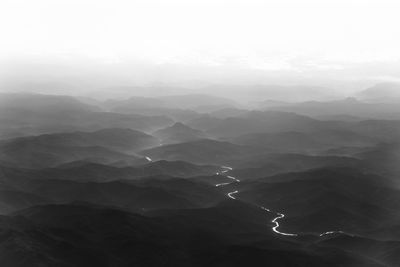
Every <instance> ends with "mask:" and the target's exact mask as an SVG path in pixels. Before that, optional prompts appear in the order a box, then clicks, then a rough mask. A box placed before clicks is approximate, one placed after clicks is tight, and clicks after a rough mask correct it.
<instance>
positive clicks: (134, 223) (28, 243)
mask: <svg viewBox="0 0 400 267" xmlns="http://www.w3.org/2000/svg"><path fill="white" fill-rule="evenodd" d="M230 206H231V208H230V209H231V210H232V209H233V210H232V211H230V209H227V210H225V212H224V213H222V214H221V213H218V212H217V211H218V209H220V208H215V209H216V210H215V211H214V210H209V211H207V210H203V211H200V212H199V213H196V212H195V211H192V212H191V213H196V214H197V215H196V222H201V223H196V224H194V225H192V224H188V223H186V218H187V216H182V215H174V214H171V215H170V216H169V217H168V218H166V217H164V216H161V217H152V218H149V217H144V216H140V215H136V214H132V213H126V212H123V211H119V210H113V209H109V208H102V207H98V206H88V205H83V204H72V205H47V206H37V207H34V208H30V209H27V210H23V211H20V212H18V213H16V214H14V215H12V216H3V217H0V230H1V233H2V238H1V241H0V248H1V254H0V264H1V266H13V267H27V266H29V267H36V266H46V267H50V266H62V267H64V266H65V267H72V266H74V267H80V266H82V267H83V266H85V267H86V266H146V267H147V266H189V267H190V266H243V265H244V264H245V265H246V264H250V265H251V266H257V265H259V264H262V265H266V266H268V265H272V266H277V267H287V266H289V267H290V266H310V267H314V266H315V267H316V266H318V267H327V266H329V267H333V266H345V267H354V266H357V267H361V266H363V267H365V266H367V267H372V266H374V267H377V266H383V265H380V264H377V263H374V261H373V260H368V259H365V258H363V257H362V256H359V255H357V254H349V253H345V252H342V251H335V250H331V251H329V250H325V251H322V252H319V253H316V250H315V249H311V248H310V249H301V248H300V249H296V248H294V247H293V244H294V243H292V242H290V241H285V240H282V239H279V238H275V237H273V236H271V234H270V233H268V232H265V233H263V232H260V231H261V230H260V229H259V228H258V227H254V224H253V223H252V222H251V221H246V219H245V218H246V217H243V216H242V217H241V214H242V213H241V211H242V210H243V209H244V208H245V209H246V210H247V215H248V216H250V215H251V217H252V218H253V217H254V216H256V217H257V216H259V215H256V214H257V211H254V212H250V213H249V211H248V210H249V209H248V208H249V207H248V206H245V205H242V204H239V205H237V204H230ZM250 210H251V209H250ZM188 215H189V214H188ZM197 219H198V220H200V221H198V220H197ZM227 219H229V221H227ZM265 219H267V218H266V217H265ZM215 225H218V226H219V227H223V226H224V225H226V226H228V227H229V225H231V227H230V231H222V232H215V230H218V227H217V228H216V227H215ZM238 229H240V231H239V232H238ZM252 233H253V235H252ZM254 234H256V236H257V237H256V238H255V237H254ZM239 236H247V238H242V239H240V238H238V237H239ZM232 237H234V238H232ZM256 240H257V242H256ZM313 250H314V251H313Z"/></svg>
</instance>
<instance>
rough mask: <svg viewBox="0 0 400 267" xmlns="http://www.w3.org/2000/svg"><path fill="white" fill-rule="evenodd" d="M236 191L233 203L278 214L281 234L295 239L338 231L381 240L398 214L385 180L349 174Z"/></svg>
mask: <svg viewBox="0 0 400 267" xmlns="http://www.w3.org/2000/svg"><path fill="white" fill-rule="evenodd" d="M236 190H239V191H240V192H239V193H238V194H236V196H237V198H238V199H243V200H247V201H251V202H252V203H257V204H259V205H263V206H265V207H268V208H270V209H272V210H277V211H280V212H282V213H284V214H285V219H284V220H282V231H283V230H285V231H289V232H297V233H323V232H327V231H339V230H340V231H344V232H345V233H350V234H353V235H360V236H369V237H371V238H384V236H383V234H384V232H382V233H379V230H378V229H384V228H385V226H386V227H387V226H390V225H392V223H393V222H394V221H396V220H397V219H398V215H397V214H398V213H397V210H398V208H400V206H399V205H400V204H399V203H400V197H399V191H398V189H396V188H394V187H393V183H392V182H391V181H390V180H389V179H387V178H385V177H382V176H378V175H373V174H368V173H364V172H361V171H357V170H354V169H353V170H352V169H349V168H344V169H343V168H323V169H317V170H309V171H305V172H296V173H287V174H280V175H277V176H271V177H266V178H260V179H258V180H254V181H245V182H243V183H240V184H239V185H238V187H237V189H236ZM385 238H390V237H389V236H385ZM391 238H399V236H392V237H391Z"/></svg>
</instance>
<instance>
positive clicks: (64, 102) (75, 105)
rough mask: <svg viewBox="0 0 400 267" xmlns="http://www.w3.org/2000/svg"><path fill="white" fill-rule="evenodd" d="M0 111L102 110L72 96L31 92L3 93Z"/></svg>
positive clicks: (0, 99) (0, 100)
mask: <svg viewBox="0 0 400 267" xmlns="http://www.w3.org/2000/svg"><path fill="white" fill-rule="evenodd" d="M0 111H1V112H2V113H4V112H6V113H7V112H15V111H18V112H25V113H26V114H27V115H28V114H29V113H31V112H32V113H42V114H45V113H48V112H57V113H60V112H79V111H100V109H99V108H98V107H96V106H94V105H88V104H85V103H83V102H81V101H79V100H77V99H76V98H73V97H72V96H63V95H42V94H31V93H15V94H12V93H1V94H0Z"/></svg>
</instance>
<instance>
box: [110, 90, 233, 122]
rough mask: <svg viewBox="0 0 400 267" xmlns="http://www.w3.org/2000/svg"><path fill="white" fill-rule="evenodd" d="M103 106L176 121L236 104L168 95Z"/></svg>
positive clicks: (186, 119)
mask: <svg viewBox="0 0 400 267" xmlns="http://www.w3.org/2000/svg"><path fill="white" fill-rule="evenodd" d="M105 105H106V106H107V107H108V108H109V109H110V110H112V111H114V112H119V113H127V114H142V115H167V116H169V117H171V118H173V119H175V120H178V121H188V120H191V119H194V118H196V117H199V116H200V115H199V113H198V112H208V111H214V110H217V109H221V108H225V107H234V106H236V105H237V104H236V103H235V102H234V101H232V100H230V99H226V98H222V97H216V96H211V95H196V94H193V95H169V96H161V97H131V98H129V99H126V100H109V101H107V102H106V103H105Z"/></svg>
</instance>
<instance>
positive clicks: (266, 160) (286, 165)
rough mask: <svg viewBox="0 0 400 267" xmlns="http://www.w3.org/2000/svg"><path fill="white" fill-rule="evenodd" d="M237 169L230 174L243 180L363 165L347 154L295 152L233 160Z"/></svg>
mask: <svg viewBox="0 0 400 267" xmlns="http://www.w3.org/2000/svg"><path fill="white" fill-rule="evenodd" d="M233 165H234V166H235V169H234V170H232V171H230V172H229V174H230V175H232V176H235V177H238V178H240V179H241V180H246V179H255V178H262V177H266V176H270V175H275V174H279V173H287V172H300V171H306V170H311V169H316V168H326V167H352V168H356V167H362V166H364V165H365V163H364V162H362V161H361V160H359V159H356V158H353V157H345V156H312V155H303V154H295V153H271V154H264V155H257V156H255V157H250V158H249V159H243V160H242V161H240V162H233Z"/></svg>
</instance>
